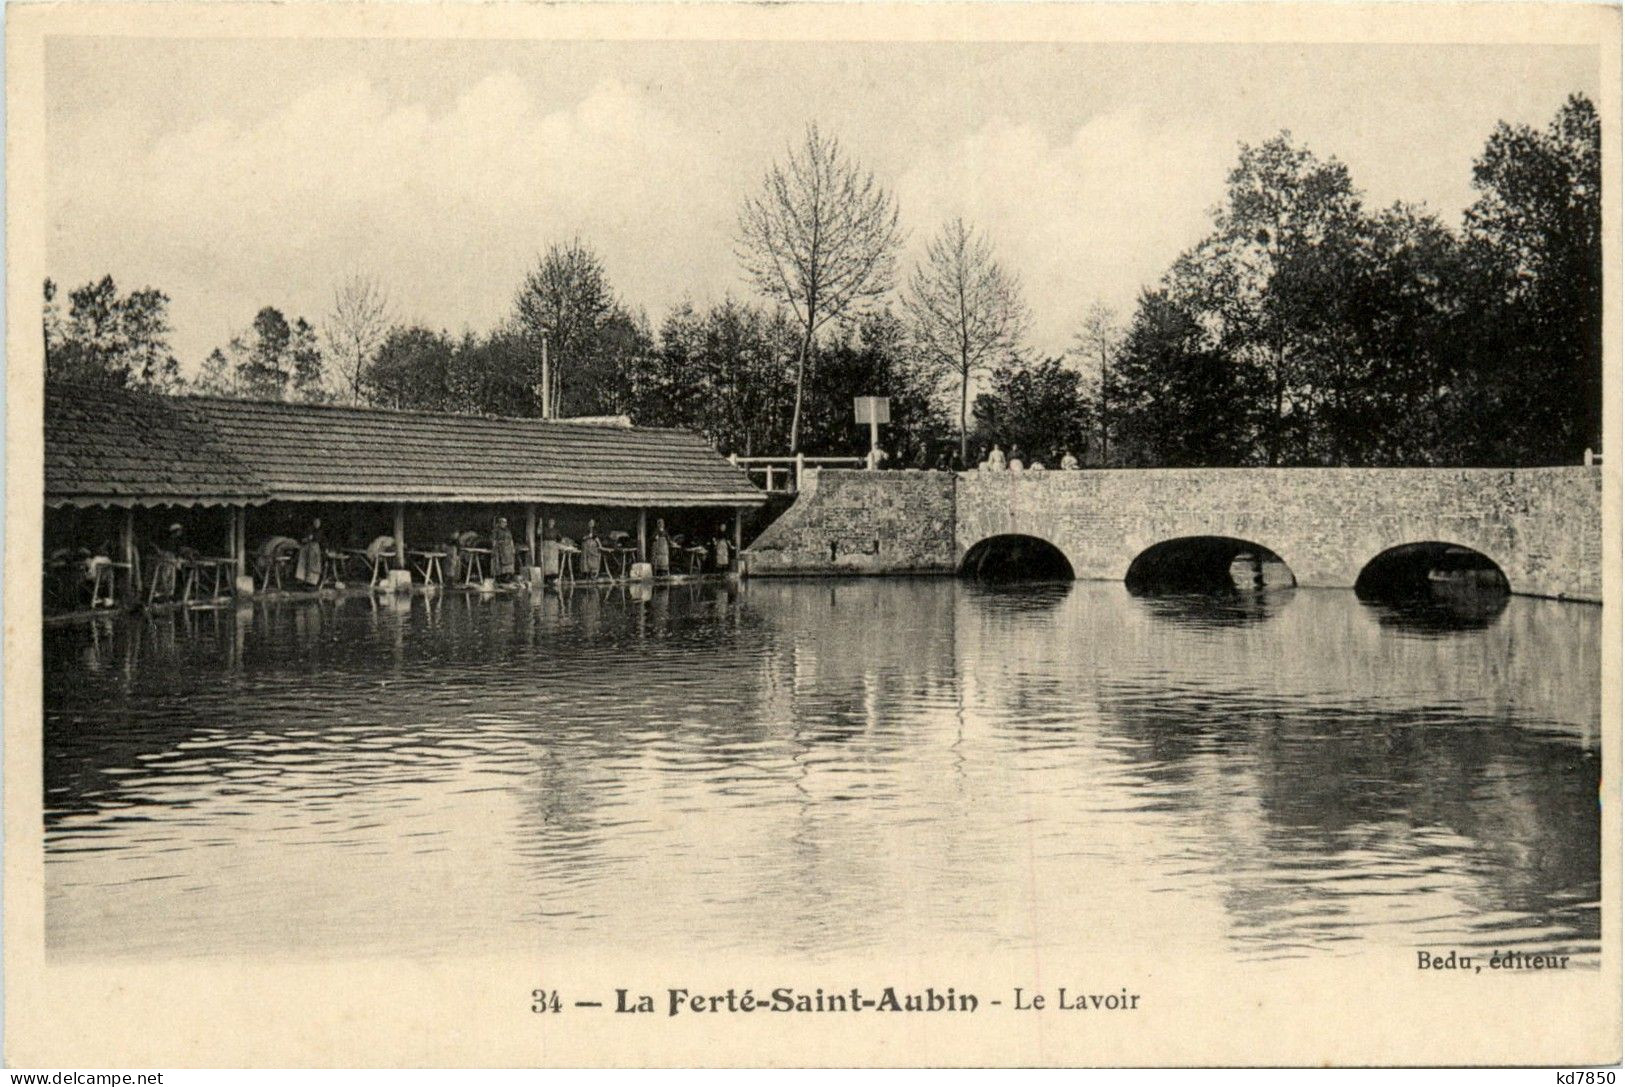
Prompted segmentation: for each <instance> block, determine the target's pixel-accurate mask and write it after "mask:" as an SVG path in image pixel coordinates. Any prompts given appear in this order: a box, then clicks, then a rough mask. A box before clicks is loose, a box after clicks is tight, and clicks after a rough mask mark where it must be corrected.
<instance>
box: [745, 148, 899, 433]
mask: <svg viewBox="0 0 1625 1087" xmlns="http://www.w3.org/2000/svg"><path fill="white" fill-rule="evenodd" d="M900 241H901V235H900V234H899V233H898V229H897V201H896V200H895V199H894V198H893V197H892V195H891V194H890V193H889V192H887V191H886V190H885V189H884V188H882V187H881V185H880V184H879V183H878V182H877V181H875V178H874V174H872V173H870V172H868V171H866V170H862V169H860V168H859V167H858V165H857V164H856V163H854V162H852V161H851V160H850V159H848V158H847V157H846V155H845V154H844V153H843V152H842V150H841V145H840V143H839V142H838V141H837V140H836V139H835V138H834V137H825V136H824V135H823V134H821V133H820V132H819V131H818V126H817V125H816V124H811V125H808V126H807V132H806V136H805V138H804V140H803V142H802V143H801V144H800V145H799V146H796V147H792V148H790V149H789V151H788V154H787V157H786V159H785V160H784V161H783V162H778V163H774V164H773V167H772V169H770V170H769V171H768V172H767V176H766V177H764V178H763V179H762V187H761V189H760V190H759V191H758V192H757V193H756V194H755V195H754V196H750V197H747V198H746V200H745V204H744V207H743V208H741V209H740V213H739V236H738V247H737V253H738V256H739V260H740V263H741V264H742V265H743V266H744V268H745V272H746V274H747V275H748V276H749V277H750V279H751V281H752V282H753V283H754V284H755V285H756V287H757V289H758V290H760V291H761V292H762V293H763V294H765V295H767V296H768V297H769V298H772V299H774V300H776V301H779V302H782V303H784V304H785V305H786V306H788V307H789V309H790V310H791V312H793V313H794V314H795V315H796V318H797V320H798V321H799V322H800V325H801V330H800V331H801V337H800V339H801V344H800V349H799V350H798V352H797V355H796V399H795V408H794V410H793V411H792V413H791V416H790V452H792V453H794V452H796V451H797V450H798V448H799V446H800V441H801V404H802V392H803V389H804V388H805V386H806V379H807V370H808V367H809V363H810V362H811V359H812V354H813V348H814V346H815V344H816V341H817V336H818V330H819V329H821V328H822V327H824V325H826V324H828V323H829V322H830V321H832V320H834V319H835V318H838V317H840V316H842V315H843V314H846V313H848V312H850V311H854V310H857V309H859V308H861V307H862V306H863V305H864V304H865V303H867V302H868V301H870V300H872V299H874V298H875V297H877V296H879V295H882V294H884V293H885V292H886V291H888V290H890V289H891V285H892V276H893V274H894V272H895V267H896V253H897V246H898V244H899V242H900Z"/></svg>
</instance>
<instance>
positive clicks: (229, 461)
mask: <svg viewBox="0 0 1625 1087" xmlns="http://www.w3.org/2000/svg"><path fill="white" fill-rule="evenodd" d="M266 497H267V494H266V490H265V485H264V484H263V483H262V482H261V481H260V479H259V477H258V476H257V475H256V474H255V473H254V472H252V471H251V470H250V469H249V468H248V466H247V465H245V464H244V463H243V462H242V461H241V460H239V459H238V458H237V457H234V456H232V455H231V453H230V452H228V451H227V449H226V448H224V447H223V446H222V445H221V444H220V443H219V442H218V440H217V439H216V437H215V435H214V433H213V431H212V430H211V428H210V427H209V426H208V424H207V423H206V422H204V421H202V420H199V419H198V418H196V417H195V416H194V415H192V414H191V413H190V412H189V411H187V410H186V409H185V407H184V404H183V402H181V401H177V400H175V399H173V398H171V397H166V396H155V395H153V394H151V393H142V392H136V391H134V390H130V389H120V388H102V387H99V386H79V385H55V384H52V385H47V386H46V389H45V502H46V505H50V506H61V505H75V506H102V505H109V506H133V505H181V506H194V505H203V506H210V505H220V504H238V503H245V504H252V503H256V502H262V501H264V500H265V499H266Z"/></svg>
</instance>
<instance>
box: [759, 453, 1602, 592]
mask: <svg viewBox="0 0 1625 1087" xmlns="http://www.w3.org/2000/svg"><path fill="white" fill-rule="evenodd" d="M1602 471H1603V470H1602V468H1600V467H1579V466H1576V467H1559V468H1505V469H1503V468H1495V469H1488V468H1229V469H1211V468H1160V469H1144V470H1139V469H1117V470H1096V471H1078V472H1061V471H1047V472H1031V471H1028V472H962V473H959V474H957V475H954V474H950V473H946V472H928V471H882V472H864V471H841V470H830V469H826V470H823V471H820V472H816V473H814V472H809V473H808V482H809V484H810V485H809V486H807V487H805V488H804V490H803V493H802V495H801V496H800V498H798V499H797V501H796V503H795V504H794V505H793V506H791V507H790V509H789V510H788V511H786V512H785V514H784V516H783V517H781V518H780V519H779V520H778V521H777V522H775V523H774V524H773V525H772V526H771V527H769V529H768V530H767V531H766V532H765V533H763V535H762V536H761V538H760V539H758V540H757V542H756V543H755V544H753V545H752V546H751V548H750V549H749V555H750V569H751V571H752V572H753V573H760V574H771V573H797V574H808V573H875V574H885V573H951V572H953V571H955V570H957V569H958V566H959V563H960V562H961V561H962V560H963V559H964V556H965V553H966V552H967V551H969V550H970V548H971V547H973V546H975V545H976V544H977V543H978V542H980V541H982V540H985V539H987V538H989V537H992V536H1001V535H1022V536H1033V537H1037V538H1038V539H1041V540H1044V541H1047V542H1048V543H1051V544H1053V545H1054V546H1055V547H1056V548H1058V549H1059V550H1060V551H1061V553H1062V554H1063V555H1064V556H1065V557H1066V559H1067V561H1068V562H1069V563H1071V565H1072V569H1073V571H1074V572H1075V573H1076V574H1077V576H1078V577H1080V578H1102V579H1108V580H1113V581H1116V580H1121V579H1122V578H1123V576H1124V575H1125V574H1126V573H1127V571H1128V568H1129V565H1130V564H1131V563H1132V562H1133V561H1134V559H1135V557H1136V556H1138V555H1139V554H1140V553H1141V552H1143V551H1144V550H1146V549H1147V548H1149V547H1151V546H1153V545H1155V544H1158V543H1163V542H1165V541H1168V540H1174V539H1180V538H1183V537H1189V536H1228V537H1235V538H1238V539H1242V540H1247V541H1249V542H1251V543H1254V544H1257V545H1259V546H1262V547H1265V548H1268V549H1270V550H1271V551H1274V552H1275V553H1276V554H1277V555H1279V556H1280V557H1281V558H1282V559H1283V560H1284V561H1285V562H1286V564H1287V566H1288V567H1290V568H1291V570H1292V572H1293V574H1294V575H1295V576H1296V578H1297V581H1298V584H1300V585H1306V586H1329V587H1343V588H1347V587H1352V586H1353V585H1354V582H1355V580H1356V579H1357V578H1358V577H1359V574H1360V571H1361V569H1362V568H1363V567H1364V566H1365V564H1366V563H1368V562H1370V561H1371V560H1372V559H1373V558H1375V557H1376V556H1377V555H1379V554H1381V553H1382V552H1384V551H1386V550H1388V549H1390V548H1393V547H1398V546H1401V545H1404V544H1413V543H1424V542H1437V543H1448V544H1456V545H1459V546H1462V547H1469V548H1472V549H1473V550H1475V551H1479V552H1481V553H1483V554H1484V555H1485V556H1487V557H1488V558H1490V559H1491V560H1492V561H1494V562H1495V563H1496V564H1497V565H1498V566H1499V567H1500V568H1501V570H1502V572H1503V573H1504V574H1505V575H1506V577H1507V581H1508V583H1509V584H1510V585H1511V588H1512V591H1513V592H1517V593H1527V594H1531V595H1537V596H1554V597H1567V598H1571V599H1579V600H1594V601H1600V600H1601V599H1602V566H1603V562H1602Z"/></svg>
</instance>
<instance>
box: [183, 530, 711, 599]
mask: <svg viewBox="0 0 1625 1087" xmlns="http://www.w3.org/2000/svg"><path fill="white" fill-rule="evenodd" d="M170 534H171V539H170V541H169V546H168V547H166V548H160V549H159V551H158V557H159V558H158V561H159V563H160V569H163V570H167V571H173V570H175V569H178V567H179V562H178V561H177V559H183V558H184V557H186V555H185V553H186V550H187V549H185V548H183V547H181V546H180V540H181V526H179V525H171V526H170ZM612 536H614V537H616V538H617V539H612V540H611V543H610V546H612V547H620V546H623V544H621V543H620V542H619V540H624V539H625V536H626V534H625V533H614V534H612ZM480 542H481V541H480V537H479V534H478V533H476V532H472V531H466V532H459V533H456V534H455V535H454V536H452V538H451V539H450V540H448V541H447V542H446V544H445V545H444V546H443V548H442V549H441V550H442V551H443V553H444V554H445V556H446V569H445V575H446V577H447V578H448V579H450V580H452V581H455V580H456V579H458V578H460V577H461V576H462V575H463V572H464V564H465V563H467V562H469V561H472V558H471V549H476V548H479V545H480ZM323 547H324V541H323V531H322V520H321V518H320V517H317V518H314V519H313V520H312V521H311V523H310V526H309V528H308V529H307V530H306V532H305V534H304V536H303V538H302V539H300V540H297V541H296V540H294V539H292V538H290V537H287V536H272V537H270V538H269V539H267V540H266V541H265V542H264V543H262V544H261V545H260V547H259V553H258V564H259V569H260V571H261V572H262V573H263V572H264V571H265V570H267V569H268V568H269V566H270V564H271V563H274V562H276V561H277V556H278V555H280V554H284V553H291V554H292V555H293V556H294V569H293V579H294V581H295V582H297V583H301V584H305V585H311V586H314V585H319V584H320V583H321V580H322V556H323ZM394 549H395V538H394V537H393V536H377V537H374V538H373V541H372V542H371V543H370V544H368V545H367V547H366V557H367V560H368V561H369V562H376V561H378V560H379V559H380V558H387V557H393V555H394ZM537 550H538V551H540V555H539V556H538V559H539V562H538V565H539V566H540V567H541V570H542V576H543V578H544V579H546V580H548V581H552V580H554V579H555V578H557V577H558V575H559V570H560V568H561V565H562V562H563V558H564V555H565V554H566V553H576V554H579V555H580V556H581V567H580V574H581V576H582V577H584V578H589V579H596V578H600V577H610V576H612V575H611V574H610V569H609V563H608V562H607V561H606V558H607V557H606V555H605V542H604V539H603V538H602V537H601V536H600V535H599V533H598V522H597V520H596V519H594V520H589V521H588V522H587V531H586V533H585V534H584V535H583V536H582V538H581V540H580V542H579V543H577V542H576V541H572V540H570V539H568V538H566V537H564V536H563V535H562V534H561V533H560V532H559V528H558V522H557V521H556V520H555V519H553V518H551V517H550V518H548V520H547V525H546V528H545V529H544V530H543V532H542V539H541V542H540V545H539V547H538V548H537ZM485 551H489V556H490V557H489V567H490V575H491V577H492V578H493V579H495V580H496V581H498V582H508V581H512V580H513V579H514V578H515V577H516V576H517V574H518V571H519V562H518V547H517V545H516V544H515V543H514V537H513V531H512V529H510V528H509V527H508V519H507V518H506V517H497V518H496V519H495V520H494V521H493V522H492V524H491V534H490V547H489V548H485V549H481V553H484V552H485ZM684 551H687V552H691V553H692V552H696V551H703V552H704V553H705V554H704V558H705V563H704V565H705V568H706V569H707V570H708V571H709V572H712V573H727V572H728V571H729V570H730V569H731V568H732V565H733V546H732V543H731V541H730V539H729V536H728V530H727V526H726V525H718V526H717V534H716V536H715V537H713V538H712V539H711V540H710V541H709V542H708V543H707V544H705V545H703V547H702V546H687V547H685V545H684V541H683V537H682V535H681V534H679V535H677V536H675V537H673V536H668V535H667V533H666V522H665V520H664V519H659V520H656V521H655V531H654V536H653V538H652V539H651V540H650V565H651V566H652V567H653V569H654V573H655V574H656V576H661V575H666V574H669V573H671V569H672V565H671V564H672V555H673V553H674V552H679V553H680V552H684ZM173 577H174V575H173V573H172V572H171V573H170V579H171V584H172V583H173Z"/></svg>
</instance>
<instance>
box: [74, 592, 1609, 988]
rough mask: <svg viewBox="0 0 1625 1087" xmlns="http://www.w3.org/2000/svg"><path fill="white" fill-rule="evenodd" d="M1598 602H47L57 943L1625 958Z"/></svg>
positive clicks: (1090, 597) (954, 596) (1016, 596)
mask: <svg viewBox="0 0 1625 1087" xmlns="http://www.w3.org/2000/svg"><path fill="white" fill-rule="evenodd" d="M1600 617H1601V613H1600V609H1596V608H1591V607H1587V606H1582V605H1573V604H1560V603H1555V602H1547V601H1538V600H1526V599H1512V600H1510V601H1508V602H1507V604H1506V606H1505V608H1504V610H1501V611H1499V612H1494V613H1492V614H1489V615H1488V616H1481V617H1479V618H1477V619H1476V620H1473V621H1468V622H1461V621H1457V620H1453V619H1451V618H1450V617H1448V616H1441V615H1440V614H1437V613H1428V612H1415V611H1407V610H1403V609H1394V608H1383V607H1375V606H1372V605H1368V604H1364V603H1361V602H1359V601H1358V600H1356V599H1355V597H1354V595H1353V594H1352V593H1348V592H1333V591H1310V590H1297V591H1290V590H1289V591H1286V592H1284V593H1280V594H1270V595H1267V596H1250V597H1230V598H1208V597H1162V598H1140V597H1133V596H1130V595H1129V594H1128V593H1127V592H1126V591H1125V590H1124V588H1123V587H1122V586H1120V585H1116V584H1105V583H1088V582H1083V583H1078V584H1076V585H1063V586H1041V587H1023V588H1007V589H992V588H982V587H978V586H975V585H968V584H962V583H958V582H953V581H946V580H919V581H873V580H868V581H831V582H816V581H807V582H780V581H760V580H758V581H754V582H750V583H748V584H747V585H746V586H745V587H743V588H742V589H740V588H732V587H725V586H722V585H716V584H712V585H698V584H696V585H681V586H674V587H671V588H669V589H668V588H661V589H656V590H654V591H653V594H652V597H650V598H648V599H645V600H639V599H637V597H636V595H634V593H633V592H631V591H629V590H626V589H603V590H586V591H578V592H576V593H574V594H573V595H570V596H566V597H563V598H561V597H560V596H559V595H557V594H553V593H549V594H547V595H545V596H534V597H533V596H528V595H521V596H497V597H486V598H481V597H479V596H474V595H461V594H456V595H450V596H448V597H445V598H443V599H425V598H423V597H417V598H406V599H403V600H400V601H383V602H378V603H374V602H373V601H371V600H369V599H367V598H364V597H352V598H348V599H344V600H341V601H336V602H335V601H332V600H327V601H316V600H310V601H305V602H298V603H295V602H282V603H271V602H261V603H259V604H256V605H254V606H251V607H244V608H242V609H240V610H237V611H233V610H229V609H228V610H224V611H203V612H181V613H176V614H171V615H163V616H158V617H156V618H149V619H145V620H134V621H114V620H112V619H104V620H99V621H97V622H94V623H76V624H64V625H58V626H51V627H48V628H47V630H46V632H45V650H46V675H45V689H46V693H45V702H46V716H45V786H46V891H47V913H46V922H47V935H48V940H49V944H50V947H51V949H52V950H53V953H55V954H58V955H109V954H115V955H137V956H153V955H162V956H183V955H221V954H232V955H235V954H258V953H269V954H278V955H284V956H285V955H290V954H293V955H297V954H301V953H305V954H310V955H326V954H332V953H346V954H349V953H357V954H371V953H383V954H392V955H393V954H431V955H435V954H453V955H456V954H470V953H477V952H487V951H502V950H521V949H524V950H545V949H547V948H572V949H578V948H587V949H590V948H593V947H600V946H614V947H617V948H626V947H628V946H641V947H647V948H649V949H651V950H659V949H661V948H685V949H691V950H692V949H700V950H702V951H707V952H709V951H727V950H730V949H741V950H747V951H753V952H762V953H768V954H779V953H791V954H806V955H811V956H818V955H837V954H853V953H857V954H862V953H864V952H866V951H869V950H872V949H889V950H891V951H894V952H896V951H900V950H902V949H908V948H919V949H929V948H930V947H932V946H933V945H934V944H936V945H940V943H941V941H943V940H944V939H947V938H952V939H954V940H956V941H958V940H964V939H971V940H976V941H979V942H981V943H982V944H984V945H991V946H994V947H998V946H1007V947H1012V948H1015V947H1032V946H1044V947H1063V948H1088V947H1090V946H1099V945H1101V944H1102V943H1103V942H1106V941H1117V940H1124V939H1131V940H1134V941H1138V942H1140V943H1142V944H1154V945H1155V946H1157V947H1159V948H1161V949H1164V950H1173V949H1179V948H1190V949H1191V950H1193V951H1200V952H1205V953H1211V952H1213V951H1215V950H1221V951H1227V952H1229V953H1231V954H1233V955H1235V956H1238V957H1243V958H1250V959H1260V958H1274V957H1281V956H1325V955H1336V954H1342V953H1347V952H1350V951H1359V950H1369V949H1372V948H1373V947H1374V946H1381V947H1411V946H1438V947H1457V948H1462V947H1468V946H1484V947H1499V948H1509V947H1523V948H1527V949H1551V950H1562V951H1566V952H1568V953H1570V954H1573V955H1576V956H1579V957H1580V958H1581V959H1582V961H1586V962H1595V959H1596V955H1597V949H1598V911H1597V898H1598V866H1599V842H1598V834H1599V819H1598V804H1597V789H1598V774H1599V745H1598V737H1597V723H1598V719H1599V704H1598V697H1599V696H1598V685H1599V684H1598V668H1599V649H1598V639H1599V625H1600Z"/></svg>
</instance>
